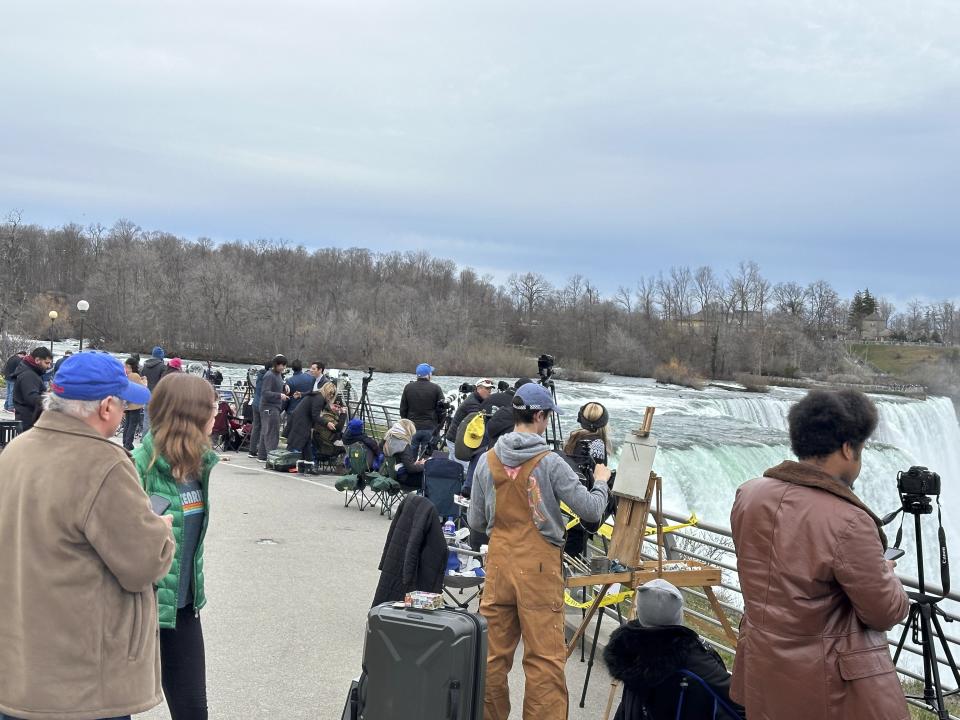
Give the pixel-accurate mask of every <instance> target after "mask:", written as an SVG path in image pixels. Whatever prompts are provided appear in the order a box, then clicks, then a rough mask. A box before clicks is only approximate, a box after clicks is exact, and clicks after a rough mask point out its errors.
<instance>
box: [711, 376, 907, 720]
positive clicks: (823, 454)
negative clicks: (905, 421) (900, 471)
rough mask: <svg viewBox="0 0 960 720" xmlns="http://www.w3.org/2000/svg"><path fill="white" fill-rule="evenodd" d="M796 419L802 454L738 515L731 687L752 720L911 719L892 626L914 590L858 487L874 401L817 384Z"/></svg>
mask: <svg viewBox="0 0 960 720" xmlns="http://www.w3.org/2000/svg"><path fill="white" fill-rule="evenodd" d="M789 420H790V440H791V445H792V446H793V451H794V453H796V455H797V457H798V458H800V462H792V461H788V462H784V463H781V464H780V465H778V466H777V467H775V468H771V469H770V470H767V472H766V473H764V477H761V478H757V479H755V480H751V481H749V482H747V483H745V484H744V485H743V486H741V488H740V489H739V490H738V492H737V499H736V501H735V502H734V505H733V511H732V513H731V515H730V522H731V527H732V528H733V538H734V542H735V543H736V548H737V569H738V571H739V573H740V586H741V588H742V590H743V599H744V610H745V612H744V616H743V622H742V624H741V627H740V632H741V634H740V642H739V645H738V648H737V656H736V660H735V663H734V670H733V680H732V685H731V688H730V697H731V698H733V699H734V700H735V701H737V702H739V703H741V704H743V705H744V706H745V707H746V711H747V717H748V718H751V720H763V719H769V720H812V719H813V718H817V720H828V719H830V720H832V719H834V718H836V719H837V720H839V719H840V718H843V720H859V719H861V718H862V719H863V720H868V719H869V720H907V719H908V718H909V717H910V714H909V712H908V711H907V705H906V701H905V699H904V696H903V690H902V688H901V686H900V681H899V679H898V678H897V674H896V671H895V669H894V666H893V662H892V660H891V659H890V652H889V649H888V646H887V636H886V631H887V630H889V629H890V628H892V627H893V626H894V625H895V624H896V623H897V622H899V621H900V620H903V619H904V617H906V615H907V611H908V609H909V607H908V600H907V595H906V593H905V592H904V589H903V586H902V584H901V583H900V581H899V579H897V576H896V575H895V574H894V572H893V563H891V562H889V561H887V560H885V559H884V557H883V551H884V545H885V538H883V535H882V533H881V532H880V530H879V521H878V520H877V518H876V516H875V515H874V514H873V513H872V512H871V511H870V510H869V509H868V508H867V507H866V506H865V505H864V504H863V503H862V502H861V501H860V499H859V498H858V497H857V496H856V495H855V494H854V493H853V490H852V487H853V482H854V480H856V478H857V476H858V475H859V473H860V456H861V453H862V452H863V447H864V444H865V443H866V440H867V438H868V437H869V436H870V435H871V434H872V433H873V431H874V429H875V428H876V425H877V411H876V408H875V407H874V406H873V404H872V403H871V402H870V400H868V399H867V397H866V396H865V395H863V394H862V393H859V392H857V391H852V390H846V391H840V392H824V391H813V392H811V393H809V394H808V395H807V396H806V397H805V398H804V399H803V400H802V401H800V402H799V403H797V405H795V406H794V407H793V408H791V410H790V416H789Z"/></svg>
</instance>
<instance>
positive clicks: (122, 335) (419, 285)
mask: <svg viewBox="0 0 960 720" xmlns="http://www.w3.org/2000/svg"><path fill="white" fill-rule="evenodd" d="M0 257H2V258H3V271H2V272H3V274H2V283H0V338H5V337H6V336H7V335H8V334H25V335H28V336H32V337H48V335H49V334H50V333H51V323H50V320H49V319H48V313H49V311H50V310H56V311H57V312H58V313H59V317H58V318H57V320H56V321H55V322H54V324H53V326H52V333H53V334H54V336H58V337H62V336H66V335H73V336H76V335H77V334H78V333H79V313H78V312H77V310H76V303H77V301H78V300H79V299H81V298H82V299H85V300H87V301H88V302H89V303H90V310H89V312H88V313H87V316H86V318H85V334H86V336H87V337H88V338H93V340H94V341H95V342H97V343H103V344H106V345H109V346H110V347H112V348H130V349H135V348H136V349H140V350H142V351H148V350H149V349H150V348H151V347H152V346H154V345H162V346H163V347H164V348H166V349H167V352H168V354H181V355H184V356H187V357H192V358H212V359H220V360H236V361H241V362H245V361H251V362H253V361H262V360H264V359H266V358H269V357H271V356H272V355H273V354H274V353H277V352H283V353H285V354H287V355H288V356H290V357H291V358H301V359H302V360H304V361H311V360H314V359H319V360H323V361H325V362H327V363H328V364H330V365H343V366H366V365H373V366H376V367H378V368H380V369H382V370H400V371H408V370H411V369H412V368H413V367H414V366H415V365H416V364H417V363H418V362H422V361H428V362H431V363H432V364H434V365H435V366H436V367H437V368H438V371H439V372H441V373H445V374H447V373H449V374H477V373H481V372H483V373H490V374H496V375H502V376H510V375H514V376H515V375H520V374H527V375H529V374H532V373H533V372H535V370H536V366H535V365H534V364H533V363H532V362H531V359H530V358H531V357H535V356H536V355H538V354H540V353H541V352H546V353H550V354H552V355H554V356H556V359H557V364H558V365H561V366H564V367H566V368H568V369H569V370H571V371H576V370H578V369H592V370H604V371H611V372H617V373H623V374H630V375H650V374H651V373H652V372H653V371H654V369H655V367H656V366H657V365H659V364H661V363H664V362H669V361H671V360H676V361H678V362H680V363H683V364H684V365H686V366H688V367H690V368H693V369H694V370H695V371H696V372H699V373H702V374H703V375H706V376H712V377H731V376H733V375H735V374H737V373H740V372H749V373H754V374H761V373H763V374H776V375H792V374H794V373H796V372H801V371H802V372H811V371H819V372H844V371H848V368H845V367H844V364H845V363H846V362H847V361H846V355H845V353H844V352H843V349H842V343H838V342H836V340H837V339H842V338H844V337H851V336H853V337H855V336H857V335H858V334H859V332H860V330H861V327H862V326H861V322H862V320H863V319H864V312H863V310H864V308H867V309H870V310H871V311H875V312H876V313H877V314H878V315H880V316H882V319H883V320H884V321H886V322H888V323H889V327H891V328H893V329H895V330H896V332H898V333H902V336H903V337H905V338H906V337H925V338H928V339H930V338H933V339H938V340H944V341H947V342H958V341H960V322H958V318H957V317H956V314H955V308H954V307H953V306H952V305H951V304H950V303H948V302H944V303H940V304H938V305H934V306H930V305H924V304H922V303H913V304H911V305H910V306H909V307H908V308H907V309H906V311H905V312H903V313H901V314H899V315H897V314H896V313H895V309H894V308H893V306H892V305H890V303H888V302H886V301H884V300H883V299H882V298H874V297H873V296H869V300H870V303H867V304H866V305H865V304H864V303H863V297H862V296H860V298H859V300H858V301H857V302H856V303H854V302H851V301H848V300H845V299H843V298H841V297H840V296H839V295H838V293H837V292H836V291H835V290H834V289H833V288H832V287H831V286H830V284H829V283H827V282H824V281H822V280H820V281H815V282H810V283H808V284H799V283H795V282H787V283H779V284H776V285H774V284H772V283H771V282H769V281H768V280H766V279H765V278H764V277H763V276H762V275H761V273H760V270H759V268H758V267H757V265H756V264H755V263H752V262H741V263H740V264H739V265H738V266H737V267H736V268H735V269H733V270H730V271H725V272H722V273H721V272H717V271H715V270H713V269H711V268H709V267H700V268H697V269H690V268H687V267H674V268H670V269H669V270H667V271H664V272H661V273H658V274H656V275H640V274H639V273H638V276H637V278H636V283H635V285H633V286H631V287H621V288H620V289H619V290H618V292H617V293H616V294H615V295H614V296H613V297H604V296H602V295H601V293H600V292H599V290H598V289H597V287H596V286H595V285H594V284H593V282H592V281H591V280H590V279H588V278H586V277H584V276H582V275H579V274H578V275H573V276H572V277H570V278H569V280H568V281H567V282H566V284H565V285H563V286H562V287H555V286H554V285H552V284H551V283H550V282H548V281H547V279H546V278H544V277H543V276H542V275H540V274H538V273H534V272H518V273H516V274H514V275H511V276H510V277H509V279H508V281H507V283H506V284H505V285H497V284H495V283H494V282H493V280H492V278H491V277H490V276H484V275H479V274H478V273H477V272H475V271H474V270H472V269H470V268H468V267H459V266H458V265H457V264H456V263H454V262H453V261H451V260H445V259H441V258H436V257H432V256H431V255H429V254H428V253H426V252H422V251H421V252H388V253H376V252H371V251H370V250H365V249H362V248H350V249H340V248H321V249H317V250H308V249H306V248H304V247H302V246H291V245H290V244H288V243H285V242H282V241H279V242H278V241H271V240H256V241H253V242H239V241H238V242H227V243H214V242H213V241H211V240H209V239H206V238H199V239H197V240H188V239H185V238H181V237H177V236H175V235H172V234H170V233H166V232H160V231H144V230H142V229H141V228H140V227H138V226H137V225H136V224H134V223H132V222H130V221H128V220H119V221H117V222H116V223H115V224H114V225H113V226H112V227H110V228H106V227H104V226H102V225H99V224H98V225H91V226H88V227H81V226H80V225H76V224H69V225H64V226H63V227H58V228H44V227H39V226H37V225H31V224H27V223H25V222H24V221H23V220H22V218H21V217H20V215H19V214H18V213H11V214H10V215H8V216H7V218H6V221H5V222H3V223H2V224H0ZM871 303H872V304H871ZM898 336H899V335H898ZM5 349H9V348H5Z"/></svg>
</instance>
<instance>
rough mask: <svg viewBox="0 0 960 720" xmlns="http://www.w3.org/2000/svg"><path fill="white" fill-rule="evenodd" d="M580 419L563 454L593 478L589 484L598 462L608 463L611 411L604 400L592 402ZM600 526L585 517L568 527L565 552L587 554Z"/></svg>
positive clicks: (584, 474) (576, 554)
mask: <svg viewBox="0 0 960 720" xmlns="http://www.w3.org/2000/svg"><path fill="white" fill-rule="evenodd" d="M577 422H578V423H579V424H580V427H579V428H577V429H576V430H574V431H573V432H571V433H570V436H569V437H568V438H567V442H566V443H564V446H563V454H564V455H565V456H566V457H567V460H568V462H569V463H570V464H571V466H573V467H574V468H575V469H576V470H577V472H578V473H580V474H581V475H583V476H584V477H587V478H589V481H588V487H589V482H592V481H593V478H592V476H593V468H594V467H595V466H596V465H598V464H599V465H606V464H607V452H608V451H609V450H610V440H609V438H608V437H607V423H609V422H610V414H609V413H608V412H607V409H606V408H605V407H604V406H603V405H601V404H600V403H598V402H588V403H586V404H585V405H583V406H582V407H581V408H580V412H578V413H577ZM609 512H612V509H611V508H610V507H609V506H608V507H607V510H606V511H605V512H604V515H606V514H608V513H609ZM602 521H603V519H602V518H601V522H602ZM599 527H600V525H599V523H589V522H585V521H584V520H583V519H582V518H581V520H580V522H579V523H577V524H576V525H574V526H573V527H572V528H569V529H568V530H567V542H566V544H565V545H564V547H563V551H564V552H565V553H567V554H568V555H572V556H574V557H576V556H581V555H583V553H584V551H585V550H586V549H587V538H588V536H592V535H593V533H595V532H596V531H597V530H598V529H599Z"/></svg>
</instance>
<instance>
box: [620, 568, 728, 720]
mask: <svg viewBox="0 0 960 720" xmlns="http://www.w3.org/2000/svg"><path fill="white" fill-rule="evenodd" d="M636 602H637V619H636V620H631V621H630V622H628V623H627V624H626V625H623V626H622V627H620V628H618V629H617V630H615V631H614V632H613V634H612V635H611V636H610V642H609V643H608V644H607V648H606V650H604V653H603V659H604V660H605V661H606V663H607V669H608V670H609V671H610V675H611V676H613V677H614V678H616V679H618V680H620V681H621V682H622V683H623V699H622V701H621V703H620V707H619V709H618V710H617V714H616V715H615V716H614V720H668V719H669V720H675V718H677V717H679V718H682V719H683V720H691V719H692V718H696V719H697V720H700V718H711V717H713V706H714V696H713V695H711V694H710V692H708V691H707V690H706V689H705V688H703V687H702V686H700V685H699V682H698V681H696V680H692V679H691V680H688V681H687V682H688V689H687V690H686V691H685V692H684V694H683V699H682V703H683V704H682V707H683V711H682V712H681V713H680V714H679V715H678V714H677V706H678V704H680V702H681V695H680V693H681V686H680V680H681V677H680V676H679V675H678V671H679V670H687V671H689V672H692V673H694V674H695V675H697V677H699V678H700V679H701V680H703V681H704V683H706V685H707V686H708V687H709V688H710V691H712V693H714V694H715V695H716V697H718V698H719V699H720V700H719V702H718V704H720V709H719V710H718V712H717V715H716V717H717V718H719V719H720V720H736V719H737V718H742V717H744V714H743V708H742V707H740V706H739V705H737V704H736V703H734V702H733V701H732V700H730V673H729V672H727V668H726V666H724V664H723V660H722V659H721V658H720V655H719V654H718V653H717V651H716V650H714V649H713V648H711V647H710V646H708V645H707V644H706V643H704V642H703V641H702V640H701V639H700V636H699V635H697V633H696V632H695V631H693V630H691V629H690V628H687V627H684V626H683V596H682V595H681V594H680V591H679V590H677V588H675V587H674V586H673V585H671V584H670V583H668V582H667V581H666V580H651V581H650V582H648V583H647V584H646V585H642V586H641V587H639V588H638V589H637V594H636ZM724 705H725V706H726V707H727V708H729V710H726V709H724ZM730 711H732V713H731V712H730Z"/></svg>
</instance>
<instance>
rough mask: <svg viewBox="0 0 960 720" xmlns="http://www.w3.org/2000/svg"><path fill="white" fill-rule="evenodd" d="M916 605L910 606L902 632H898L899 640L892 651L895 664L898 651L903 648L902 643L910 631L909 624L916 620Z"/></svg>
mask: <svg viewBox="0 0 960 720" xmlns="http://www.w3.org/2000/svg"><path fill="white" fill-rule="evenodd" d="M916 609H917V606H916V605H911V606H910V612H909V613H908V614H907V619H906V621H904V623H903V632H902V633H900V640H899V642H897V650H896V652H894V653H893V664H894V665H896V664H897V660H899V659H900V651H901V650H903V644H904V643H905V642H906V640H907V634H908V633H909V632H910V626H911V625H913V624H914V623H915V622H916V617H915V615H916V612H915V611H916Z"/></svg>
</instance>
